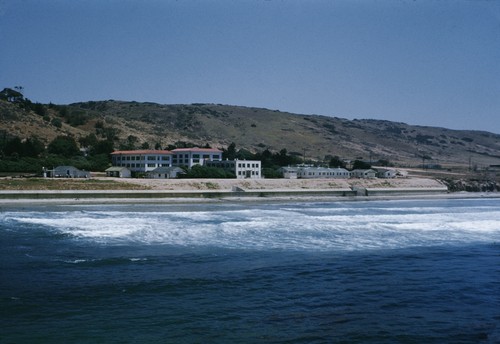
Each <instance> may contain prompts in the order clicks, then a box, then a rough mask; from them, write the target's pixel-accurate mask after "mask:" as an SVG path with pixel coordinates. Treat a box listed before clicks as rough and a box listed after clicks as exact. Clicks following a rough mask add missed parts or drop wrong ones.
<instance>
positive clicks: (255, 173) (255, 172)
mask: <svg viewBox="0 0 500 344" xmlns="http://www.w3.org/2000/svg"><path fill="white" fill-rule="evenodd" d="M248 173H252V176H258V175H259V172H258V171H238V175H239V176H245V175H247V174H248Z"/></svg>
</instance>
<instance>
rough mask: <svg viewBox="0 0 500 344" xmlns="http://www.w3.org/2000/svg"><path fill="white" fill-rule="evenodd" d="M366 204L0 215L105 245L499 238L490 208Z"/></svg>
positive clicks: (350, 244)
mask: <svg viewBox="0 0 500 344" xmlns="http://www.w3.org/2000/svg"><path fill="white" fill-rule="evenodd" d="M372 204H373V203H366V204H363V205H361V206H360V205H359V203H356V204H354V205H352V206H345V205H344V206H342V207H336V206H335V205H329V204H320V205H316V207H314V205H308V206H305V207H302V208H301V207H298V206H297V207H296V206H289V205H288V206H286V205H285V206H283V207H281V208H280V207H278V206H274V207H270V208H266V207H265V206H262V207H254V208H252V209H230V210H227V209H224V208H217V207H214V208H213V211H177V212H176V211H167V212H148V211H145V212H140V211H137V212H120V211H85V212H81V211H68V212H26V213H22V212H19V213H11V214H4V215H2V218H0V219H1V220H2V221H13V222H16V223H21V224H35V225H38V226H42V227H46V228H47V229H50V230H53V231H57V232H59V233H63V234H66V235H69V236H71V237H74V238H77V239H83V240H89V241H93V242H98V243H105V244H123V243H130V244H132V243H140V244H165V245H176V246H217V247H226V248H248V249H295V250H304V249H305V250H361V249H372V248H404V247H408V246H432V245H443V244H450V243H453V244H460V243H464V244H465V243H469V242H499V241H500V211H498V210H497V209H498V208H499V207H496V206H484V205H481V206H477V207H474V206H470V207H449V206H448V205H447V206H443V207H441V208H440V207H437V206H435V205H433V206H432V207H423V206H418V207H417V206H409V207H408V208H405V207H404V206H401V205H400V204H396V203H394V204H390V205H389V206H388V205H387V203H383V204H382V205H383V206H380V205H378V204H375V205H372ZM377 205H378V206H377ZM392 206H393V207H392ZM138 259H139V258H138ZM134 261H135V260H134Z"/></svg>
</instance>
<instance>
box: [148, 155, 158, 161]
mask: <svg viewBox="0 0 500 344" xmlns="http://www.w3.org/2000/svg"><path fill="white" fill-rule="evenodd" d="M148 160H150V161H151V160H156V157H155V156H154V155H150V156H148Z"/></svg>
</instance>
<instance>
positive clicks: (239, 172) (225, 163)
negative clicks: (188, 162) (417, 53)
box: [206, 160, 262, 179]
mask: <svg viewBox="0 0 500 344" xmlns="http://www.w3.org/2000/svg"><path fill="white" fill-rule="evenodd" d="M206 166H209V167H217V168H222V169H224V170H226V171H229V172H231V173H234V175H235V176H236V178H237V179H246V178H249V179H260V178H262V168H261V162H260V161H259V160H222V161H208V162H207V163H206Z"/></svg>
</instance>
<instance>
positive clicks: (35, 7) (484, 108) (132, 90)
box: [0, 0, 500, 133]
mask: <svg viewBox="0 0 500 344" xmlns="http://www.w3.org/2000/svg"><path fill="white" fill-rule="evenodd" d="M0 66H1V69H0V89H1V88H3V87H14V86H18V85H21V86H23V87H24V93H25V96H26V97H28V98H29V99H31V100H32V101H38V102H43V103H48V102H53V103H55V104H66V103H71V102H79V101H87V100H106V99H115V100H135V101H149V102H157V103H162V104H173V103H175V104H178V103H221V104H233V105H244V106H255V107H265V108H270V109H278V110H281V111H289V112H293V113H301V114H320V115H329V116H337V117H343V118H348V119H354V118H358V119H361V118H373V119H386V120H390V121H398V122H406V123H409V124H418V125H429V126H441V127H447V128H452V129H477V130H487V131H492V132H495V133H500V0H492V1H488V0H470V1H469V0H450V1H446V0H440V1H437V0H416V1H409V0H394V1H391V0H359V1H357V0H325V1H320V0H301V1H295V0H267V1H265V0H251V1H250V0H249V1H245V0H227V1H223V0H212V1H210V0H205V1H202V0H198V1H196V0H178V1H168V0H163V1H161V0H149V1H145V0H144V1H143V0H134V1H133V0H120V1H119V0H80V1H77V0H72V1H68V0H0Z"/></svg>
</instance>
